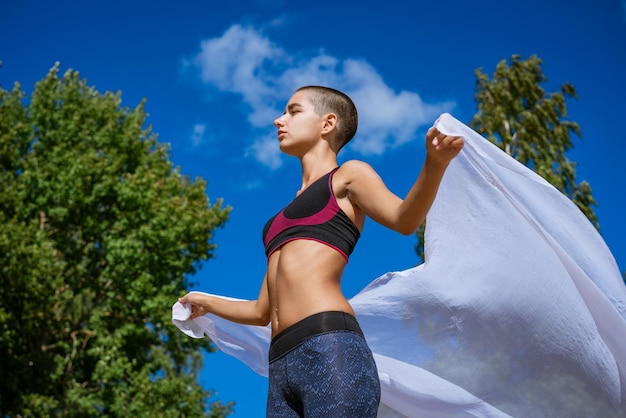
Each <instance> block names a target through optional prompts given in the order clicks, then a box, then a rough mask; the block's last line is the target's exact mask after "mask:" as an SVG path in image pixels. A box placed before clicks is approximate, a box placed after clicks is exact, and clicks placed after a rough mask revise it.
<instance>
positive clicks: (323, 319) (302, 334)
mask: <svg viewBox="0 0 626 418" xmlns="http://www.w3.org/2000/svg"><path fill="white" fill-rule="evenodd" d="M330 331H352V332H355V333H357V334H359V335H361V336H363V331H361V327H360V326H359V323H358V322H357V320H356V318H355V317H354V316H352V315H350V314H349V313H346V312H341V311H329V312H320V313H316V314H313V315H311V316H308V317H306V318H304V319H303V320H301V321H299V322H296V323H295V324H293V325H291V326H289V327H287V328H285V329H284V330H282V331H281V332H280V333H278V335H276V336H275V337H274V338H272V342H271V344H270V351H269V361H270V362H272V361H274V360H276V359H278V358H279V357H282V356H284V355H285V354H287V353H288V352H289V351H291V350H293V349H294V348H296V347H297V346H298V345H300V344H301V343H302V342H303V341H304V340H306V339H307V338H309V337H312V336H314V335H318V334H323V333H325V332H330Z"/></svg>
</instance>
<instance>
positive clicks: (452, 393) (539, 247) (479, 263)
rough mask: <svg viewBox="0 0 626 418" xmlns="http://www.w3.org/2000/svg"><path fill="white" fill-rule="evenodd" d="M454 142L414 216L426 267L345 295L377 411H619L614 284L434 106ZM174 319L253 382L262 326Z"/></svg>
mask: <svg viewBox="0 0 626 418" xmlns="http://www.w3.org/2000/svg"><path fill="white" fill-rule="evenodd" d="M436 126H437V128H438V129H439V130H440V131H441V132H444V133H446V134H448V135H459V136H462V137H463V138H464V139H465V147H464V149H463V151H462V152H461V154H460V155H459V156H458V157H457V158H456V159H455V160H453V162H452V163H451V164H450V166H449V168H448V171H447V172H446V175H445V177H444V179H443V182H442V184H441V187H440V189H439V192H438V195H437V198H436V200H435V203H434V204H433V207H432V209H431V210H430V213H429V215H428V218H427V230H426V237H425V251H426V262H425V263H424V264H422V265H420V266H418V267H415V268H412V269H409V270H406V271H402V272H395V273H388V274H385V275H383V276H382V277H380V278H378V279H376V280H375V281H373V282H372V283H371V284H370V285H369V286H368V287H366V288H365V289H364V290H363V291H361V292H360V293H359V294H358V295H356V296H355V297H354V298H352V299H351V300H350V302H351V304H352V306H353V307H354V309H355V311H356V312H357V317H358V320H359V322H360V324H361V327H362V328H363V331H364V332H365V335H366V338H367V341H368V343H369V345H370V347H371V349H372V351H373V352H374V356H375V359H376V364H377V367H378V372H379V376H380V380H381V385H382V405H381V410H380V413H379V416H381V417H383V416H385V417H402V416H407V417H506V416H514V417H551V418H552V417H568V418H569V417H603V418H605V417H626V287H625V286H624V284H623V281H622V278H621V275H620V272H619V270H618V267H617V265H616V263H615V259H614V258H613V256H612V254H611V252H610V251H609V249H608V248H607V246H606V244H605V243H604V241H603V240H602V238H601V237H600V235H599V234H598V232H597V231H596V230H595V228H594V227H593V226H592V225H591V223H590V222H589V221H588V220H587V219H586V218H585V216H584V215H583V214H582V213H581V212H580V211H579V210H578V208H576V206H575V205H574V204H572V203H571V202H570V200H569V199H568V198H566V197H565V196H564V195H562V194H561V193H560V192H559V191H558V190H556V189H555V188H554V187H552V186H551V185H550V184H548V183H547V182H546V181H545V180H543V179H542V178H541V177H539V176H538V175H536V174H535V173H534V172H532V171H531V170H529V169H528V168H526V167H525V166H523V165H522V164H520V163H518V162H517V161H515V160H514V159H512V158H511V157H509V156H508V155H506V154H505V153H504V152H502V151H501V150H500V149H499V148H497V147H496V146H494V145H493V144H491V143H490V142H489V141H487V140H486V139H484V138H483V137H481V136H480V135H479V134H477V133H476V132H474V131H472V130H471V129H470V128H468V127H467V126H465V125H463V124H462V123H461V122H459V121H457V120H456V119H454V118H453V117H452V116H450V115H448V114H444V115H442V116H441V117H440V118H439V119H438V121H437V123H436ZM188 316H189V311H188V310H187V308H186V307H184V306H182V305H180V304H179V303H177V304H176V305H175V306H174V307H173V318H174V323H175V324H176V325H177V326H178V327H179V328H180V329H181V330H182V331H183V332H185V333H187V334H188V335H190V336H192V337H195V338H202V337H204V336H205V335H208V336H209V337H210V338H211V339H212V340H213V341H214V342H215V344H216V345H217V346H218V347H219V348H220V349H221V350H223V351H225V352H227V353H229V354H231V355H234V356H235V357H237V358H239V359H241V360H242V361H244V362H245V363H246V364H248V365H249V366H250V367H251V368H252V369H254V370H255V371H256V372H257V373H259V374H262V375H265V376H267V351H268V346H269V340H270V331H269V328H267V327H251V326H244V325H238V324H233V323H231V322H228V321H225V320H223V319H220V318H217V317H215V316H212V315H207V316H205V317H202V318H197V319H195V320H193V321H188V320H186V318H188Z"/></svg>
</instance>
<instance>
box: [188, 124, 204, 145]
mask: <svg viewBox="0 0 626 418" xmlns="http://www.w3.org/2000/svg"><path fill="white" fill-rule="evenodd" d="M205 131H206V125H205V124H202V123H196V124H195V125H193V132H192V134H191V145H193V146H194V147H197V146H198V145H200V144H201V143H202V141H203V139H204V132H205Z"/></svg>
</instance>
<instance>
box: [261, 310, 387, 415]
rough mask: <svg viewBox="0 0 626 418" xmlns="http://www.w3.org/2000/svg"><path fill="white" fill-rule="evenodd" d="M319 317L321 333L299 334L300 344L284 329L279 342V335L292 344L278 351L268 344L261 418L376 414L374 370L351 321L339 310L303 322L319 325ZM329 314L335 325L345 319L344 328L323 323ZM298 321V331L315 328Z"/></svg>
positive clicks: (377, 393) (377, 384) (377, 392)
mask: <svg viewBox="0 0 626 418" xmlns="http://www.w3.org/2000/svg"><path fill="white" fill-rule="evenodd" d="M320 315H322V316H325V319H322V321H324V322H326V324H325V325H323V326H322V329H324V331H323V332H321V333H314V334H313V335H311V336H308V337H304V339H303V341H302V342H301V341H300V338H296V339H295V340H294V339H293V338H291V336H293V334H294V332H290V331H293V330H292V327H290V328H288V329H287V330H285V331H284V332H283V333H281V334H280V335H279V337H281V339H282V340H283V341H282V342H284V341H285V337H286V339H291V340H292V342H293V343H295V344H296V346H295V348H291V347H290V345H292V344H289V345H288V346H287V348H286V349H285V346H284V344H282V350H281V351H280V352H279V353H276V350H272V348H270V366H269V393H268V400H267V417H271V418H279V417H280V418H294V417H307V418H321V417H332V418H342V417H344V418H369V417H376V414H377V412H378V404H379V402H380V382H379V380H378V372H377V370H376V364H375V363H374V358H373V357H372V352H371V351H370V349H369V347H368V346H367V343H366V341H365V338H364V337H363V335H362V333H361V332H360V328H359V327H358V324H357V323H356V319H354V317H352V316H350V315H348V314H345V313H343V312H323V313H322V314H317V315H313V316H312V317H309V318H306V319H304V320H303V321H304V322H307V323H308V324H309V325H310V323H311V322H314V323H315V322H317V324H319V321H320ZM329 315H330V316H331V317H333V320H334V319H340V321H339V323H344V322H345V321H346V319H347V321H348V323H349V326H347V327H346V326H343V325H336V326H334V325H331V326H330V327H328V321H327V319H328V316H329ZM344 316H345V317H344ZM301 322H302V321H301ZM301 322H300V323H298V324H296V325H295V327H296V328H298V326H300V330H302V329H303V328H305V329H308V330H309V331H310V330H311V329H313V330H314V331H315V330H318V328H319V327H318V328H316V327H315V326H313V327H310V326H304V327H303V326H302V324H301ZM331 322H334V323H335V324H337V321H331ZM353 324H356V326H355V325H353ZM329 328H330V330H329ZM332 328H341V329H339V330H333V329H332ZM290 334H291V336H290ZM295 334H296V335H297V334H298V330H296V331H295ZM301 335H302V334H301ZM275 340H276V338H275V339H274V341H272V345H273V346H274V342H275ZM278 346H281V344H278Z"/></svg>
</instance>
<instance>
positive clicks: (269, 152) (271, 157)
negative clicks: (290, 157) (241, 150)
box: [246, 132, 282, 170]
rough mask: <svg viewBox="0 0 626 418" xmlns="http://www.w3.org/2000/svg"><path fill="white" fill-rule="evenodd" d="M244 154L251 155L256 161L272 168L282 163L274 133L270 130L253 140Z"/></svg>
mask: <svg viewBox="0 0 626 418" xmlns="http://www.w3.org/2000/svg"><path fill="white" fill-rule="evenodd" d="M246 156H253V157H254V158H255V159H256V160H257V161H258V162H260V163H261V164H263V165H265V166H267V167H269V168H271V169H272V170H275V169H277V168H279V167H280V166H281V165H282V160H281V158H280V157H281V152H280V148H279V147H278V140H277V139H276V133H274V132H272V133H271V134H268V135H267V136H265V137H263V138H258V139H257V140H255V141H254V143H253V144H252V145H250V147H249V148H248V149H247V150H246Z"/></svg>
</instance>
